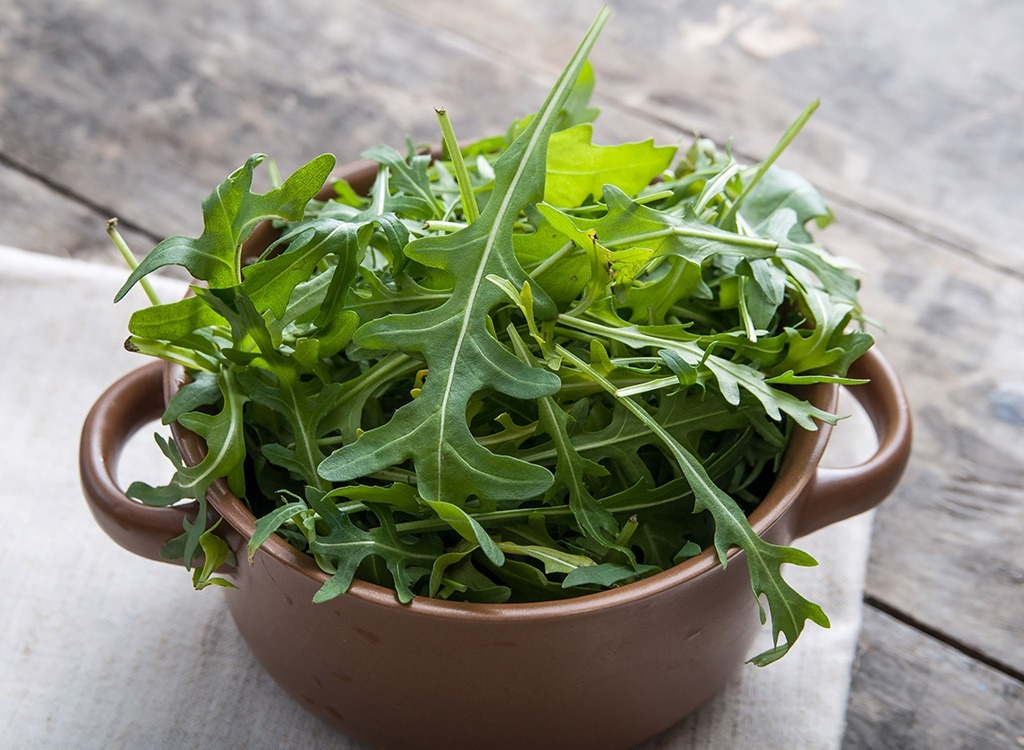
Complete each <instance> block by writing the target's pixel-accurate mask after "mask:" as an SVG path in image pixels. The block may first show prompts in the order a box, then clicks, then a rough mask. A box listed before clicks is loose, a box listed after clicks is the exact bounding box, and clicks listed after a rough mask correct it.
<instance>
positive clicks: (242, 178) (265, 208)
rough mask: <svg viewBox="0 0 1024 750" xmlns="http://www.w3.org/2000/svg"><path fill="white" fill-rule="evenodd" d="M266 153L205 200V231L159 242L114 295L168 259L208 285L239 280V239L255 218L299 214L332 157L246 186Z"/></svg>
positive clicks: (121, 293) (296, 217)
mask: <svg viewBox="0 0 1024 750" xmlns="http://www.w3.org/2000/svg"><path fill="white" fill-rule="evenodd" d="M264 158H265V157H264V156H263V154H256V155H254V156H250V157H249V160H248V161H246V163H245V164H244V165H243V166H241V167H239V168H238V169H237V170H235V171H234V172H232V173H231V176H229V177H228V178H227V179H226V180H225V181H224V182H222V183H221V184H220V185H218V186H217V188H216V189H215V190H214V191H213V192H212V193H211V194H210V196H209V197H208V198H207V199H206V200H205V201H203V233H202V234H201V235H200V236H199V237H198V238H196V239H192V238H189V237H183V236H177V237H171V238H169V239H166V240H164V241H163V242H161V243H160V244H158V245H157V246H156V247H155V248H153V250H152V251H151V252H150V253H149V254H148V255H147V256H146V258H145V259H144V260H143V261H142V262H141V263H140V264H139V266H138V267H137V268H136V269H135V270H134V271H132V273H131V275H130V276H129V277H128V280H127V281H126V282H125V283H124V286H122V287H121V289H120V291H118V293H117V296H116V297H115V298H114V301H115V302H117V301H118V300H120V299H121V298H122V297H124V295H125V294H127V292H128V290H129V289H131V288H132V287H133V286H135V284H136V282H138V280H139V279H141V278H142V277H143V276H146V275H148V274H150V273H152V272H153V271H155V270H156V269H158V268H162V267H163V266H168V265H179V266H184V267H185V268H187V269H188V270H189V272H190V273H191V274H192V276H193V277H194V278H197V279H202V280H203V281H206V282H208V283H209V284H210V286H211V287H227V286H232V285H234V284H239V283H241V281H242V267H241V249H242V243H243V242H245V240H246V239H247V238H248V237H249V234H250V233H251V232H252V230H253V228H254V227H255V226H256V224H258V223H259V222H261V221H264V220H267V219H284V220H286V221H298V220H299V219H301V218H302V214H303V212H304V211H305V208H306V204H307V203H308V202H309V201H310V199H311V198H313V196H315V195H316V194H317V192H318V191H319V190H320V188H321V187H322V186H323V184H324V181H325V180H326V179H327V176H328V175H329V174H330V172H331V170H332V169H334V157H333V156H331V155H330V154H323V155H321V156H318V157H317V158H316V159H314V160H313V161H311V162H309V163H308V164H306V165H305V166H304V167H301V168H299V169H298V170H297V171H296V172H295V174H293V175H292V176H291V177H289V178H288V179H287V180H286V181H285V183H284V184H283V185H281V187H279V188H276V189H274V190H271V191H270V192H268V193H264V194H262V195H261V194H257V193H253V192H252V191H251V190H250V187H251V186H252V176H253V170H255V169H256V167H257V165H259V164H260V162H262V161H263V159H264Z"/></svg>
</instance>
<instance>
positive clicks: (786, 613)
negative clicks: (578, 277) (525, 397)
mask: <svg viewBox="0 0 1024 750" xmlns="http://www.w3.org/2000/svg"><path fill="white" fill-rule="evenodd" d="M562 354H563V356H564V357H565V358H566V360H568V361H569V362H571V363H572V364H573V365H574V366H575V367H577V368H578V369H580V371H582V372H585V373H587V374H588V375H590V377H591V378H593V379H594V380H595V381H596V382H598V383H600V384H601V386H602V387H603V388H604V389H605V390H606V391H608V392H609V393H612V394H614V393H615V387H614V386H613V385H612V384H611V383H609V382H608V381H607V380H605V379H604V378H603V377H601V375H599V374H598V373H597V372H595V371H594V370H592V369H591V368H589V367H588V366H587V365H586V363H584V362H583V361H582V360H580V359H579V358H578V357H575V356H574V355H573V354H572V353H571V352H569V351H567V350H564V349H563V350H562ZM618 400H619V403H621V404H622V405H623V406H625V407H626V408H627V409H628V410H629V411H630V413H631V414H633V416H635V417H636V418H637V419H639V420H640V421H641V422H643V423H644V424H646V425H647V426H648V427H649V428H650V429H651V431H652V432H653V433H654V434H656V435H657V436H658V437H659V438H660V439H661V441H662V442H663V444H664V445H665V447H666V448H668V450H669V451H670V452H671V454H672V456H673V457H674V458H675V460H676V463H677V464H678V466H679V468H680V469H681V470H682V472H683V475H684V476H685V477H686V480H687V482H688V483H689V485H690V487H691V488H692V489H693V496H694V507H695V509H696V510H698V511H708V512H709V513H711V515H712V516H713V517H714V519H715V550H716V551H717V553H718V559H719V561H720V562H721V563H722V565H723V566H724V565H725V564H726V554H727V553H728V552H729V549H730V547H733V546H736V547H739V548H740V549H742V550H743V552H744V553H745V554H746V557H747V567H748V570H749V573H750V584H751V588H752V589H753V591H754V596H755V597H757V599H758V608H759V609H760V612H761V621H762V623H763V622H765V619H766V614H765V610H764V607H763V606H762V604H761V597H762V596H763V597H764V598H765V600H766V601H767V603H768V608H769V611H770V613H771V621H772V623H771V624H772V637H773V641H774V643H775V645H776V648H775V649H772V650H771V651H769V652H765V653H764V654H760V655H759V656H756V657H754V659H752V660H751V661H753V662H754V663H755V664H757V665H758V666H764V665H765V664H768V663H770V662H772V661H775V660H776V659H778V658H780V657H782V656H783V655H785V653H786V652H787V651H788V650H789V648H791V647H792V645H793V644H794V643H795V642H796V639H797V638H798V637H799V636H800V633H801V632H802V631H803V628H804V623H805V622H806V621H807V620H811V621H812V622H815V623H817V624H818V625H821V626H822V627H828V625H829V622H828V618H827V617H826V616H825V613H824V612H823V611H822V609H821V607H820V606H818V605H817V604H814V603H813V602H811V601H809V600H807V599H806V598H804V597H803V596H801V595H800V594H799V593H797V592H796V590H794V589H793V588H792V587H791V586H790V585H789V584H788V583H786V581H785V580H784V579H783V578H782V570H781V569H782V565H783V564H784V563H789V564H791V565H801V566H811V565H816V564H817V563H816V562H815V561H814V558H812V557H811V556H810V555H808V554H807V553H806V552H801V551H800V550H798V549H794V548H792V547H781V546H778V545H774V544H771V543H769V542H766V541H764V540H763V539H761V538H760V537H759V536H757V534H755V533H754V530H753V529H752V528H750V523H749V522H748V521H747V517H746V516H745V515H744V514H743V511H742V510H740V508H739V506H738V505H737V504H736V501H735V500H733V499H732V498H731V497H729V496H728V495H726V494H725V493H724V492H722V490H721V489H719V488H718V487H717V486H716V485H715V483H714V482H713V481H712V479H711V477H709V476H708V473H707V470H706V469H705V468H704V467H703V466H702V465H701V464H700V462H699V461H698V460H697V459H696V458H695V457H694V456H693V454H692V453H690V452H689V451H688V450H686V448H684V447H683V446H682V445H681V444H680V443H679V442H678V441H677V440H676V439H675V438H674V437H673V436H672V435H671V434H670V433H669V432H668V431H667V430H665V429H664V428H663V427H662V426H661V425H659V424H658V422H657V421H656V420H655V419H654V418H652V417H651V415H650V414H648V413H647V411H646V410H644V408H643V407H642V406H641V405H639V404H638V403H636V402H635V401H633V400H631V399H628V398H619V399H618ZM780 635H782V636H785V642H784V643H783V644H780V643H779V636H780Z"/></svg>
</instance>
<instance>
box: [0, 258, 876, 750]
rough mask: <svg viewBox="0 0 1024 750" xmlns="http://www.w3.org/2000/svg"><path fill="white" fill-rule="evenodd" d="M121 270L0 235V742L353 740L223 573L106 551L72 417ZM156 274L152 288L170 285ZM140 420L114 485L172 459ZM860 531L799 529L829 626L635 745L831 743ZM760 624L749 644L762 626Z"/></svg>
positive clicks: (134, 360)
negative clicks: (247, 623)
mask: <svg viewBox="0 0 1024 750" xmlns="http://www.w3.org/2000/svg"><path fill="white" fill-rule="evenodd" d="M126 276H127V273H126V272H120V271H119V270H118V269H116V268H110V267H106V266H98V265H94V264H89V263H84V262H80V261H73V260H62V259H57V258H53V257H51V256H45V255H40V254H34V253H27V252H24V251H19V250H15V249H11V248H4V247H0V321H2V322H0V326H2V328H0V331H2V333H0V344H2V346H0V357H2V360H0V361H2V363H3V365H2V368H3V369H2V372H3V380H2V386H0V415H2V417H3V422H4V424H3V429H2V430H0V528H2V529H3V541H2V542H0V586H2V589H0V597H2V599H0V601H2V604H0V727H4V728H5V729H4V733H3V736H2V738H0V745H3V746H4V747H8V748H14V749H18V750H20V749H21V748H25V749H26V750H28V749H32V750H34V749H35V748H44V747H45V748H76V749H87V748H104V749H108V748H138V747H148V748H156V749H157V750H159V749H162V748H183V747H211V748H231V747H237V748H241V747H245V748H281V747H303V748H307V749H308V750H316V749H318V748H350V749H354V748H357V745H356V744H355V743H354V742H352V741H350V740H348V739H347V738H345V737H343V736H341V735H339V734H338V733H337V732H335V731H334V730H332V729H330V728H329V727H327V726H326V725H324V724H321V723H320V722H319V721H318V720H317V719H316V718H314V717H313V716H311V715H310V714H308V713H306V711H305V710H304V709H302V708H301V707H300V706H299V705H298V704H296V703H294V702H293V701H292V700H291V699H290V698H289V697H288V696H287V695H286V694H285V693H284V692H283V691H282V690H281V689H279V688H278V687H277V685H276V684H275V683H274V682H273V681H272V680H271V679H270V678H269V677H268V676H267V675H266V674H265V673H264V672H263V670H262V668H261V667H260V666H259V665H258V664H257V663H256V661H255V660H254V659H253V657H252V656H251V655H250V653H249V651H248V650H247V648H246V646H245V645H244V643H243V642H242V641H241V639H240V638H239V637H238V635H237V633H236V631H235V627H234V623H233V622H232V621H231V619H230V616H229V615H228V612H227V610H226V608H225V606H224V603H223V600H222V598H221V597H222V596H223V595H224V592H222V591H220V590H217V591H213V590H206V591H203V592H196V591H194V590H193V589H192V587H191V582H190V579H189V576H188V575H187V574H186V573H185V572H184V571H183V570H181V569H180V568H177V567H175V566H172V565H164V564H160V563H156V562H152V561H149V560H144V559H142V558H139V557H136V556H134V555H132V554H131V553H129V552H126V551H124V550H122V549H121V548H120V547H118V546H117V545H115V544H114V543H113V542H112V541H111V540H109V539H108V538H107V537H106V536H105V535H104V534H103V532H102V531H100V529H99V527H98V526H97V525H96V523H95V522H94V520H93V518H92V516H91V514H90V513H89V510H88V508H87V507H86V504H85V502H84V500H83V498H82V493H81V490H80V488H79V482H78V467H77V451H78V440H79V432H80V430H81V426H82V422H83V420H84V419H85V415H86V413H87V412H88V410H89V408H90V407H91V406H92V403H93V401H94V400H95V399H96V398H97V397H98V396H99V394H100V393H101V392H102V391H103V390H104V389H105V388H106V386H108V385H109V384H110V383H112V382H113V381H114V380H115V379H117V378H118V377H119V376H120V375H122V374H123V373H125V372H127V371H128V370H130V369H132V368H133V367H137V366H141V365H142V364H145V362H146V361H147V360H146V359H145V358H143V357H140V356H139V355H133V354H129V353H127V352H125V351H123V350H122V347H121V342H122V341H123V340H124V338H125V337H126V335H127V328H126V323H127V319H128V316H129V314H130V312H131V311H132V309H134V307H135V306H140V305H144V304H147V302H146V299H145V297H144V296H143V295H142V294H141V292H140V290H139V289H134V290H133V291H132V292H131V294H130V295H129V297H128V298H127V299H126V300H125V301H123V302H122V303H120V304H119V305H117V306H115V305H113V304H111V300H112V299H113V296H114V293H115V291H116V290H117V289H118V288H119V287H120V285H121V283H122V281H123V280H124V278H125V277H126ZM155 283H156V286H157V288H158V291H159V292H160V294H161V297H162V298H163V299H164V300H167V301H171V300H174V299H176V298H178V297H179V296H180V295H181V293H182V290H183V288H184V287H183V285H182V284H180V283H175V282H170V281H166V280H160V279H156V280H155ZM851 402H852V400H847V401H846V402H845V407H846V408H847V409H850V408H852V407H851V406H850V404H851ZM151 432H152V431H147V430H143V431H142V433H143V437H142V438H139V437H138V436H137V437H136V438H135V439H134V440H133V442H132V443H131V444H130V446H129V450H128V451H126V453H125V455H124V456H123V458H122V467H123V470H122V473H123V476H124V477H125V480H124V485H125V486H126V485H127V484H128V481H130V480H131V479H136V478H144V479H147V480H149V481H164V480H166V478H167V477H168V476H169V473H170V472H169V470H168V469H167V468H166V467H165V466H164V459H163V457H162V456H160V455H159V453H158V451H157V449H156V446H155V445H154V444H153V441H152V438H151ZM873 440H874V438H873V433H872V432H871V429H870V426H865V421H864V419H863V417H861V418H860V420H859V421H858V420H857V419H853V420H846V421H844V422H843V423H841V426H840V428H838V429H837V430H836V432H835V434H834V437H833V441H832V443H833V444H832V446H831V447H830V456H831V461H830V463H832V464H833V465H842V464H844V463H847V464H848V463H852V462H853V459H856V458H858V457H863V453H864V451H865V449H866V450H867V452H868V453H870V449H871V448H872V447H873ZM840 453H845V454H846V455H845V456H841V455H840ZM858 453H859V456H858V455H854V454H858ZM870 534H871V519H870V516H862V517H860V518H857V519H852V520H850V521H846V522H844V523H841V524H838V525H835V526H833V527H830V528H828V529H825V530H824V531H821V532H818V533H816V534H814V535H812V536H811V537H808V538H806V539H803V540H800V541H799V542H798V545H797V546H799V547H800V548H802V549H806V550H807V551H808V552H810V553H811V554H812V555H814V556H815V557H816V558H817V559H818V560H819V561H820V563H821V564H820V566H819V567H818V568H814V569H791V570H789V572H788V577H789V580H791V581H792V582H793V583H794V585H795V586H796V587H797V589H798V590H800V591H801V592H803V593H804V594H805V595H806V596H808V597H809V598H810V599H811V600H813V601H817V602H819V603H820V604H821V605H822V606H823V607H824V609H825V611H826V612H827V613H828V615H829V617H830V618H831V620H832V628H831V630H827V631H826V630H822V629H820V628H818V627H817V626H814V625H808V629H807V631H805V633H804V635H803V636H802V637H801V639H800V642H799V643H798V645H797V646H796V647H795V648H794V649H793V651H792V652H791V653H790V654H789V655H788V656H787V657H786V658H785V659H783V660H782V661H781V662H778V663H776V664H774V665H772V666H770V667H768V668H765V669H758V668H756V667H753V666H746V667H744V668H743V669H742V670H741V671H740V672H739V674H737V675H736V676H735V678H734V679H733V680H732V682H731V683H730V685H729V686H728V688H727V689H726V690H725V691H724V692H723V693H722V694H721V695H719V696H718V697H717V698H716V699H714V700H713V701H712V702H710V703H708V704H707V705H705V706H704V707H703V708H702V709H700V710H699V711H698V712H697V713H696V714H694V715H692V716H691V717H689V718H688V719H686V720H685V721H683V722H682V723H681V724H679V725H678V726H676V727H674V728H673V729H671V730H669V731H667V732H665V733H663V734H661V735H659V736H658V737H656V738H654V739H652V740H651V741H649V742H648V743H645V744H644V745H643V747H644V748H645V750H653V749H654V748H723V747H807V748H838V747H839V745H840V742H841V738H842V733H843V728H844V718H845V709H846V702H847V695H848V691H849V683H850V669H851V664H852V661H853V657H854V651H855V648H856V641H857V633H858V631H859V628H860V621H861V607H862V594H863V586H864V574H865V566H866V562H867V555H868V547H869V540H870ZM227 595H230V593H228V594H227ZM762 635H763V638H762V640H761V641H759V642H758V643H757V644H755V649H756V650H757V651H760V650H763V649H764V648H766V647H767V644H768V641H769V640H770V637H769V633H768V632H767V630H765V632H764V633H763V634H762Z"/></svg>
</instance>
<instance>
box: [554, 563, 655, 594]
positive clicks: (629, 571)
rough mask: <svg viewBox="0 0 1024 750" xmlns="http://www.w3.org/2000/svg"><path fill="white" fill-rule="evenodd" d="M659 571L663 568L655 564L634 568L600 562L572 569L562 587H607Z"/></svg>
mask: <svg viewBox="0 0 1024 750" xmlns="http://www.w3.org/2000/svg"><path fill="white" fill-rule="evenodd" d="M658 572H661V568H658V567H656V566H654V565H641V566H639V567H637V568H635V569H634V568H633V566H631V565H619V564H618V563H600V564H599V565H591V566H586V567H579V568H576V569H575V570H573V571H570V573H569V575H567V576H566V577H565V580H564V581H562V588H566V589H568V588H573V587H574V586H600V587H601V588H606V589H607V588H612V587H614V586H619V585H621V584H623V583H628V582H632V581H635V580H637V579H640V578H645V577H646V576H649V575H653V574H654V573H658Z"/></svg>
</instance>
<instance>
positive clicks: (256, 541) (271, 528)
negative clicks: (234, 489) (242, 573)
mask: <svg viewBox="0 0 1024 750" xmlns="http://www.w3.org/2000/svg"><path fill="white" fill-rule="evenodd" d="M304 510H308V507H307V506H306V504H305V503H303V502H301V501H300V502H294V503H287V504H286V505H282V506H280V507H278V508H275V509H274V510H272V511H271V512H270V513H268V514H267V515H265V516H261V517H260V518H257V519H256V527H255V529H254V530H253V533H252V536H251V537H250V538H249V544H248V545H247V551H248V554H249V562H250V563H251V562H252V561H253V558H254V557H255V556H256V550H258V549H259V548H260V547H261V546H262V544H263V543H264V542H265V541H267V540H268V539H270V537H271V535H272V534H274V533H275V532H276V531H277V530H278V529H280V528H281V526H282V525H283V524H284V523H285V522H286V521H288V520H290V519H291V518H293V517H294V516H296V515H298V514H299V513H301V512H302V511H304Z"/></svg>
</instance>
